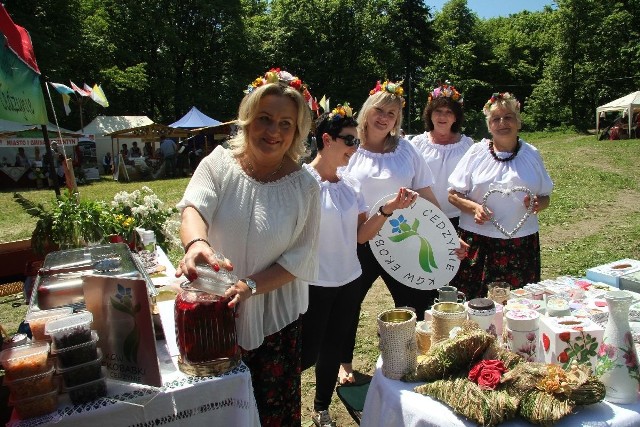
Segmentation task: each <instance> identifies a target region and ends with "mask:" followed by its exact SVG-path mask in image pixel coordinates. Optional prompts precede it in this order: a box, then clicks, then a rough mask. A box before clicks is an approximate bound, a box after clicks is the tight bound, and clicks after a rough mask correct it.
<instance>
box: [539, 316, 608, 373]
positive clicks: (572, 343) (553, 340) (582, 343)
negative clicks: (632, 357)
mask: <svg viewBox="0 0 640 427" xmlns="http://www.w3.org/2000/svg"><path fill="white" fill-rule="evenodd" d="M603 336H604V328H603V327H602V326H600V325H598V324H597V323H595V322H593V321H591V320H589V319H587V318H579V317H575V316H564V317H541V318H540V340H541V342H542V354H543V357H544V362H545V363H555V364H557V365H560V366H562V367H563V368H564V369H568V368H569V366H570V365H571V361H572V360H576V361H577V362H578V363H579V364H581V365H584V364H589V365H590V366H591V369H593V370H594V371H595V367H596V363H597V356H598V348H599V347H600V344H602V338H603Z"/></svg>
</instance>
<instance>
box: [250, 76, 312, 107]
mask: <svg viewBox="0 0 640 427" xmlns="http://www.w3.org/2000/svg"><path fill="white" fill-rule="evenodd" d="M269 83H279V84H281V85H283V86H289V87H292V88H294V89H295V90H297V91H298V92H300V93H301V94H302V96H303V97H304V99H305V101H307V102H308V101H309V100H310V99H311V93H310V92H309V89H308V87H307V85H306V84H304V83H303V82H302V79H300V77H297V76H294V75H293V74H291V73H289V72H288V71H284V70H281V69H280V68H272V69H270V70H269V71H267V72H266V73H264V75H263V76H258V77H256V79H255V80H254V81H252V82H251V83H250V84H249V85H248V86H247V88H246V89H245V91H244V93H246V94H249V93H251V92H253V91H254V90H255V89H257V88H259V87H260V86H262V85H266V84H269Z"/></svg>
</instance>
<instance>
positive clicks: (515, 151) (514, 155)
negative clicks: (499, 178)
mask: <svg viewBox="0 0 640 427" xmlns="http://www.w3.org/2000/svg"><path fill="white" fill-rule="evenodd" d="M518 151H520V140H518V142H517V143H516V149H515V150H513V153H511V155H510V156H508V157H505V158H504V159H503V158H501V157H498V155H497V154H496V152H495V150H494V149H493V140H491V141H489V152H490V153H491V155H492V156H493V158H494V159H496V160H497V161H498V162H509V161H511V160H513V159H515V157H516V156H517V155H518Z"/></svg>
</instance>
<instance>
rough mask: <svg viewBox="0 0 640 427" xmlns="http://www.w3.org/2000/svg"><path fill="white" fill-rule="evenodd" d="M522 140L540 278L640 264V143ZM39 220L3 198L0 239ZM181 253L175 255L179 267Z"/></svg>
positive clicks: (363, 344) (383, 295)
mask: <svg viewBox="0 0 640 427" xmlns="http://www.w3.org/2000/svg"><path fill="white" fill-rule="evenodd" d="M522 137H523V138H524V139H525V140H526V141H527V142H530V143H532V144H533V145H535V146H536V147H537V148H538V149H539V151H540V153H541V154H542V157H543V159H544V161H545V164H546V166H547V169H548V171H549V173H550V175H551V177H552V179H553V181H554V184H555V189H554V192H553V194H552V197H551V206H550V207H549V208H548V209H547V210H545V211H544V212H542V213H541V214H540V217H539V220H540V223H541V232H540V238H541V244H542V276H543V278H545V279H546V278H554V277H557V276H560V275H584V273H585V270H586V269H587V268H589V267H592V266H595V265H599V264H604V263H607V262H611V261H614V260H616V259H621V258H634V259H640V170H639V167H638V164H639V161H640V140H637V139H632V140H620V141H597V140H596V138H595V137H594V136H592V135H578V134H574V133H554V132H538V133H533V134H523V135H522ZM187 182H188V179H187V178H183V179H173V180H163V181H149V182H135V183H119V182H113V181H111V180H103V181H100V182H96V183H93V184H91V185H88V186H84V187H80V194H81V197H84V198H88V199H94V200H98V199H101V200H110V199H111V198H112V197H113V195H114V194H115V193H116V192H118V191H121V190H126V191H133V190H134V189H136V188H140V187H141V186H142V185H147V186H149V187H150V188H151V189H153V190H154V191H155V192H156V194H158V196H159V197H160V199H161V200H163V201H164V202H165V203H167V205H173V204H175V203H177V202H178V200H179V199H180V197H181V196H182V193H183V191H184V189H185V187H186V185H187ZM22 194H23V195H24V196H25V197H27V198H28V199H30V200H32V201H34V202H40V203H43V204H46V203H49V202H50V201H51V200H52V199H53V194H54V193H53V191H51V190H40V191H35V190H34V191H26V192H23V193H22ZM34 224H35V221H34V220H33V218H31V217H29V215H27V214H26V213H25V212H23V211H22V209H21V208H20V206H18V205H17V204H16V203H15V202H13V199H12V193H11V192H5V193H0V240H1V241H4V242H7V241H12V240H18V239H23V238H28V237H29V236H30V234H31V231H32V229H33V227H34ZM180 255H181V253H180V251H179V250H175V251H172V252H171V253H170V258H171V259H172V260H173V261H174V262H176V261H177V260H178V259H179V257H180ZM15 300H16V298H15V297H3V298H0V323H1V324H2V325H4V326H5V328H6V329H7V330H8V331H9V332H10V333H13V332H15V330H16V328H17V325H18V323H19V322H20V320H21V319H22V317H23V316H24V312H25V310H26V307H25V306H24V305H22V306H20V307H18V308H12V307H11V302H12V301H14V302H15ZM391 307H392V301H391V297H390V296H389V294H388V292H387V290H386V287H385V286H384V284H383V283H381V282H380V281H378V282H376V284H375V285H374V287H373V288H372V290H371V291H370V292H369V294H368V296H367V298H366V300H365V302H364V306H363V309H362V313H361V317H360V326H359V330H358V340H357V348H356V353H357V356H356V360H354V366H355V368H356V370H357V371H358V372H359V373H361V374H363V375H370V374H372V373H373V370H374V367H375V361H376V359H377V357H378V349H377V344H378V342H377V338H376V336H377V335H376V316H377V315H378V313H380V312H382V311H384V310H386V309H388V308H391ZM313 378H314V377H313V370H312V369H310V370H309V371H307V372H305V373H304V374H303V426H305V425H311V424H310V419H309V414H310V412H311V410H312V409H313V391H314V389H313V387H314V380H313ZM331 410H332V412H333V413H334V416H336V417H337V421H338V425H340V426H348V425H355V423H354V422H353V421H352V420H351V417H350V416H349V415H348V414H347V412H346V411H345V410H344V409H343V406H342V404H341V403H340V402H339V400H338V399H337V397H334V402H333V404H332V408H331Z"/></svg>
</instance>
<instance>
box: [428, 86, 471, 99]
mask: <svg viewBox="0 0 640 427" xmlns="http://www.w3.org/2000/svg"><path fill="white" fill-rule="evenodd" d="M435 98H451V99H452V100H454V101H456V102H458V103H460V104H463V103H464V98H463V97H462V94H461V93H460V92H458V90H457V89H456V88H455V86H451V84H450V83H449V82H445V83H444V84H443V85H440V86H438V87H437V88H435V89H434V90H433V92H431V93H430V94H429V102H431V100H432V99H435Z"/></svg>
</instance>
